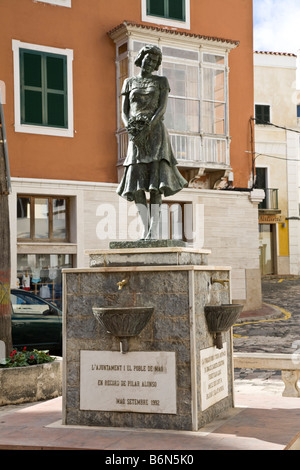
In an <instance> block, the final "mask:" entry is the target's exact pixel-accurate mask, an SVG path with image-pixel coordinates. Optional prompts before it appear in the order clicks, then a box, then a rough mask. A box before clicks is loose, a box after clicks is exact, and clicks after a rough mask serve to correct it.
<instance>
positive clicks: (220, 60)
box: [203, 54, 225, 64]
mask: <svg viewBox="0 0 300 470" xmlns="http://www.w3.org/2000/svg"><path fill="white" fill-rule="evenodd" d="M203 60H204V62H209V63H210V64H224V63H225V58H224V56H222V55H213V54H203Z"/></svg>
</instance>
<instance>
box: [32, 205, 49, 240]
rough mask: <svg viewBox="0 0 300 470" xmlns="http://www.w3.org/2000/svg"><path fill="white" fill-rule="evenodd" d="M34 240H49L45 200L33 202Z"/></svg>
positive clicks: (47, 209) (47, 212)
mask: <svg viewBox="0 0 300 470" xmlns="http://www.w3.org/2000/svg"><path fill="white" fill-rule="evenodd" d="M34 222H35V234H34V236H35V238H49V201H48V199H46V198H43V199H42V198H41V199H38V198H36V199H35V200H34Z"/></svg>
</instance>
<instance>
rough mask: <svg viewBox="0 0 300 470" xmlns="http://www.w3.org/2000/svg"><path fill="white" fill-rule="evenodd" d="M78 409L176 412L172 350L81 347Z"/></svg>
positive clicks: (173, 354)
mask: <svg viewBox="0 0 300 470" xmlns="http://www.w3.org/2000/svg"><path fill="white" fill-rule="evenodd" d="M80 409H81V410H95V411H130V412H136V413H165V414H176V370H175V353H173V352H172V353H168V352H129V353H127V354H121V353H119V352H110V351H80Z"/></svg>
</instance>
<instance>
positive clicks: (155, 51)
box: [134, 44, 162, 70]
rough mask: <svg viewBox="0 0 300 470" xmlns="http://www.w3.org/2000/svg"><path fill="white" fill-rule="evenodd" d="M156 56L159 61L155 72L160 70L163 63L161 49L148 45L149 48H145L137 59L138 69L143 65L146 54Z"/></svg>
mask: <svg viewBox="0 0 300 470" xmlns="http://www.w3.org/2000/svg"><path fill="white" fill-rule="evenodd" d="M149 53H150V54H155V55H156V56H157V57H158V60H157V66H156V69H155V70H158V69H159V67H160V64H161V61H162V53H161V50H160V48H159V47H157V46H152V45H150V44H148V45H147V46H144V47H143V48H142V49H141V50H140V51H139V53H138V55H137V57H136V59H135V62H134V63H135V65H136V66H137V67H140V66H141V65H142V61H143V58H144V56H145V55H146V54H149Z"/></svg>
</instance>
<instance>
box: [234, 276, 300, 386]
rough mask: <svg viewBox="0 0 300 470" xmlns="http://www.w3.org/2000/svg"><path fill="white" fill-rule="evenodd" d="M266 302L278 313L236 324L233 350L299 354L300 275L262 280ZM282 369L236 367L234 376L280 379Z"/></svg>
mask: <svg viewBox="0 0 300 470" xmlns="http://www.w3.org/2000/svg"><path fill="white" fill-rule="evenodd" d="M262 293H263V302H264V303H266V304H269V305H272V306H276V307H277V308H276V309H275V311H276V312H277V314H276V315H270V316H262V317H260V318H259V317H258V318H257V319H252V318H251V319H250V320H249V321H248V320H247V319H245V321H244V322H241V323H239V324H238V325H235V326H234V327H233V335H234V342H233V344H234V352H265V353H285V354H293V353H295V352H299V354H300V276H283V277H279V276H270V277H265V278H263V280H262ZM280 375H281V371H258V370H249V369H236V370H235V378H237V379H254V378H265V379H268V378H272V379H278V380H279V379H280Z"/></svg>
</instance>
